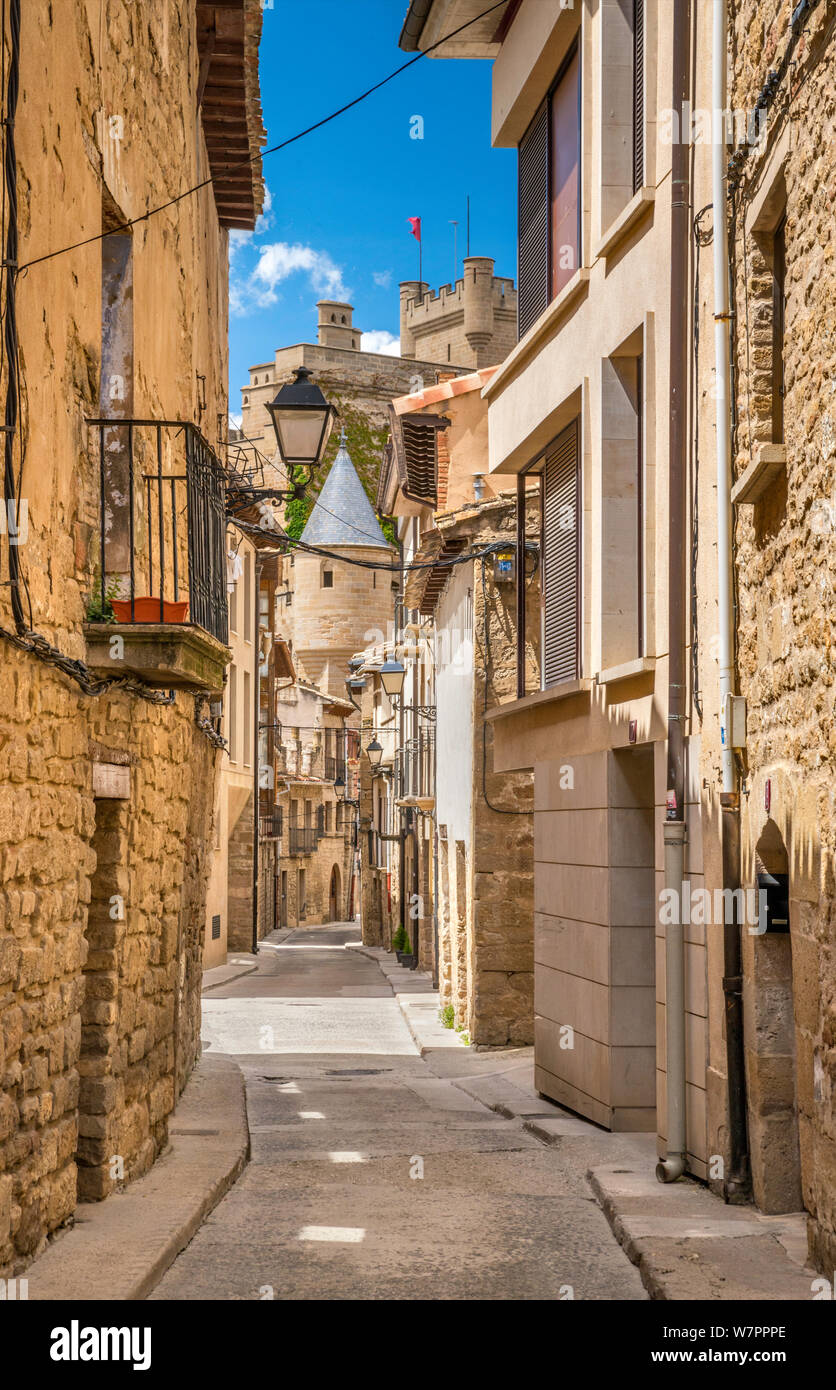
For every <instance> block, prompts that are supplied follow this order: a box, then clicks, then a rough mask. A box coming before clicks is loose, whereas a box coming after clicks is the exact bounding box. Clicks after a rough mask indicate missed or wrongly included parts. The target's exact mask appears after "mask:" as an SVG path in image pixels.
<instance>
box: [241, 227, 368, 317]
mask: <svg viewBox="0 0 836 1390" xmlns="http://www.w3.org/2000/svg"><path fill="white" fill-rule="evenodd" d="M298 271H302V272H303V273H304V274H306V275H307V276H308V279H309V280H310V282H311V287H312V288H313V290H314V291H315V292H316V293H317V294H319V295H329V296H330V297H331V298H334V299H345V298H346V296H347V295H348V294H349V290H348V288H347V286H346V284H345V281H344V280H343V273H342V270H341V269H340V267H339V266H338V265H335V263H334V262H333V261H332V260H331V257H330V256H329V255H328V252H327V251H315V250H314V249H313V247H312V246H301V245H300V244H299V243H298V242H297V243H296V244H294V245H293V246H291V245H289V243H288V242H286V241H274V242H273V243H272V244H271V245H269V246H262V247H261V250H260V252H259V257H258V264H257V265H256V268H255V270H254V271H253V273H252V279H253V280H254V281H256V282H257V283H258V284H259V285H262V286H263V287H264V288H263V292H264V294H265V295H267V296H269V299H268V303H272V302H273V300H274V299H275V297H276V286H277V285H280V284H281V282H282V281H283V280H286V279H287V277H288V276H289V275H293V274H295V273H296V272H298Z"/></svg>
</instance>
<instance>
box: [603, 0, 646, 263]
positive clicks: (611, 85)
mask: <svg viewBox="0 0 836 1390" xmlns="http://www.w3.org/2000/svg"><path fill="white" fill-rule="evenodd" d="M644 10H645V0H601V8H600V16H601V21H600V22H601V49H602V56H601V103H600V121H601V136H600V139H601V161H600V163H601V213H600V228H601V234H602V235H603V234H604V233H605V232H606V230H607V228H608V227H609V226H611V224H612V223H613V222H614V221H615V219H616V218H617V217H618V216H619V214H620V213H622V212H623V210H624V208H625V207H626V206H627V204H628V203H629V201H630V199H631V198H632V197H633V195H634V194H635V193H638V191H639V189H640V188H642V186H643V185H644V183H645V147H644V146H645V140H644V121H645V100H644V86H645V72H644V67H645V60H644V50H645V13H644Z"/></svg>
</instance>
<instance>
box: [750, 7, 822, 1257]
mask: <svg viewBox="0 0 836 1390" xmlns="http://www.w3.org/2000/svg"><path fill="white" fill-rule="evenodd" d="M793 9H794V6H793V4H792V3H791V0H773V3H771V4H769V5H768V6H764V5H762V4H759V3H756V2H755V0H744V3H742V4H741V5H739V6H737V7H736V15H735V16H734V18H733V24H732V31H731V35H730V41H731V57H732V75H733V80H732V88H731V93H730V104H731V106H732V107H735V108H742V109H745V110H751V109H752V107H753V106H754V104H755V100H756V97H757V94H758V92H759V91H760V89H761V87H762V85H763V82H764V79H765V78H766V75H767V72H768V70H769V69H770V68H777V67H778V66H779V64H780V61H781V59H782V58H783V55H784V53H785V50H786V48H787V45H788V43H789V42H790V19H791V15H792V12H793ZM835 12H836V7H834V5H833V3H832V2H831V3H822V4H820V5H819V6H818V7H817V8H816V9H815V10H813V11H812V13H811V14H810V15H809V16H808V18H807V19H806V21H805V24H804V34H803V37H802V39H801V41H800V43H799V44H798V46H797V47H796V49H795V52H794V54H793V55H792V64H791V66H790V68H789V75H788V76H787V77H786V78H785V79H784V81H783V83H782V84H781V87H780V89H779V92H778V95H777V97H776V100H775V101H774V103H773V105H772V108H771V110H770V114H769V118H768V123H767V133H766V138H765V141H764V144H763V147H762V148H760V149H758V150H755V151H754V152H752V153H750V155H749V156H748V159H747V160H746V161H745V163H744V165H743V170H742V178H741V182H740V186H739V188H738V190H737V192H736V195H735V198H734V202H733V206H732V214H733V220H732V245H733V249H734V284H735V301H736V302H735V305H734V308H735V311H736V315H737V317H736V323H737V333H736V344H735V346H736V355H735V368H736V373H737V376H736V400H737V428H736V431H735V436H734V466H735V472H736V474H737V475H740V474H741V473H742V472H743V471H744V469H745V468H747V467H748V466H749V465H750V464H751V463H752V462H753V461H754V460H756V459H757V456H758V451H759V449H760V448H761V446H762V445H764V444H767V445H768V444H771V443H773V442H774V441H773V433H772V405H773V393H772V366H773V361H772V341H773V339H772V313H773V256H772V232H773V230H774V224H775V222H776V221H777V219H778V217H779V216H780V214H781V212H782V211H783V210H784V209H785V211H786V331H785V335H784V340H783V355H784V370H785V393H784V435H785V450H786V468H785V471H783V470H780V471H779V472H778V475H777V477H775V479H774V480H773V482H772V483H771V485H770V486H769V487H768V488H767V490H766V491H765V493H764V494H763V496H762V497H761V498H760V499H759V500H758V501H756V502H755V503H754V504H753V505H743V506H740V507H739V508H738V509H737V522H736V536H735V539H736V563H737V579H738V585H739V605H740V625H739V679H740V688H741V690H742V692H743V693H744V694H745V695H746V697H747V700H748V711H749V734H748V753H749V761H750V768H751V776H750V781H749V786H748V788H747V790H748V791H749V795H748V797H747V798H746V799H745V803H744V810H743V839H744V849H743V853H744V882H745V884H746V885H753V884H754V875H755V873H756V872H757V871H758V869H760V868H763V867H765V868H770V866H771V868H772V871H773V872H774V871H776V868H777V871H780V870H781V868H783V869H784V871H786V872H788V874H789V885H790V929H791V930H790V937H789V939H788V940H786V939H785V940H784V941H781V940H780V939H779V938H777V937H772V936H766V937H758V936H755V937H752V936H750V935H749V934H746V933H744V975H745V979H746V993H745V996H744V998H745V1005H746V1053H747V1083H748V1088H749V1103H750V1144H751V1150H752V1160H753V1178H754V1189H755V1199H756V1201H758V1202H759V1204H760V1205H762V1206H764V1207H765V1208H766V1209H767V1210H785V1209H787V1207H788V1206H793V1205H794V1206H798V1204H799V1198H800V1197H801V1196H803V1202H804V1205H805V1207H806V1208H807V1210H808V1211H809V1213H810V1221H809V1239H810V1250H811V1254H812V1256H813V1258H814V1259H815V1260H816V1261H817V1262H818V1264H819V1265H820V1267H821V1268H822V1269H823V1270H824V1272H825V1273H827V1274H828V1275H832V1272H833V1268H834V1264H836V954H834V948H833V920H834V871H833V864H834V851H836V807H835V805H834V795H833V786H834V773H835V772H836V769H834V755H836V732H834V729H836V725H834V713H833V672H832V662H831V659H830V653H831V652H832V651H833V649H834V644H836V603H834V582H835V581H836V558H834V557H836V548H834V510H833V467H834V454H835V453H836V341H834V335H833V303H834V298H835V297H836V272H834V266H833V257H832V239H833V202H832V190H833V183H834V178H836V153H834V151H836V143H834V133H835V132H834V126H835V125H836V95H835V93H836V88H835V87H834V66H835V65H836V37H834V26H833V20H834V13H835ZM790 92H791V93H792V105H791V112H790V110H788V109H787V100H788V98H789V96H790Z"/></svg>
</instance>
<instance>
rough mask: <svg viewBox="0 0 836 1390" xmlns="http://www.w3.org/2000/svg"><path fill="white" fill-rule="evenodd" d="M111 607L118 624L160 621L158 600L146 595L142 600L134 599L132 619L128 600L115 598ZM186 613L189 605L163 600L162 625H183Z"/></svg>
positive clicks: (182, 601) (183, 602)
mask: <svg viewBox="0 0 836 1390" xmlns="http://www.w3.org/2000/svg"><path fill="white" fill-rule="evenodd" d="M112 607H113V612H114V615H115V617H116V621H117V622H119V623H130V622H134V623H158V622H159V621H160V600H159V599H158V598H153V597H148V596H147V595H143V596H142V598H135V599H134V615H133V618H132V617H131V601H130V599H129V598H127V599H125V598H115V599H114V600H113V604H112ZM188 611H189V605H188V602H186V601H185V600H180V601H178V602H177V603H174V602H173V601H171V600H169V599H165V600H164V602H163V619H162V620H163V622H164V623H184V622H185V621H186V614H187V613H188Z"/></svg>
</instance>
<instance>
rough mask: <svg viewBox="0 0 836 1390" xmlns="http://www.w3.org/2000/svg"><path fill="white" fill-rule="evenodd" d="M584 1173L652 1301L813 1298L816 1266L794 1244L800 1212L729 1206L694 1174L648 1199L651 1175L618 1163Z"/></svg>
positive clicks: (784, 1300) (749, 1300)
mask: <svg viewBox="0 0 836 1390" xmlns="http://www.w3.org/2000/svg"><path fill="white" fill-rule="evenodd" d="M624 1178H626V1179H627V1182H626V1184H625V1183H624V1181H623V1179H624ZM586 1179H587V1182H588V1183H589V1186H590V1188H591V1189H592V1192H593V1194H594V1197H595V1199H596V1201H597V1202H598V1204H599V1206H600V1207H601V1210H602V1211H603V1213H604V1216H605V1217H606V1219H607V1222H608V1224H609V1226H610V1229H611V1231H612V1233H613V1235H614V1236H615V1239H616V1240H617V1241H618V1243H619V1245H620V1246H621V1248H622V1250H623V1251H624V1253H625V1254H626V1256H627V1258H628V1259H629V1260H630V1262H631V1263H632V1264H634V1265H635V1266H636V1268H637V1269H638V1271H639V1275H640V1277H641V1281H642V1283H643V1285H644V1287H645V1288H646V1289H647V1292H648V1294H649V1295H650V1298H651V1299H652V1300H653V1301H656V1302H683V1301H706V1300H707V1301H711V1302H715V1301H716V1302H723V1301H738V1300H744V1301H747V1302H763V1301H769V1302H786V1301H793V1302H806V1301H809V1300H810V1298H811V1297H812V1282H811V1281H812V1280H814V1279H815V1270H813V1269H812V1268H811V1267H810V1266H809V1265H808V1264H807V1263H806V1261H805V1259H804V1255H803V1252H799V1251H798V1249H797V1248H795V1247H797V1245H798V1231H797V1226H798V1220H799V1218H800V1215H801V1214H800V1213H789V1214H787V1215H786V1216H783V1217H782V1216H765V1215H763V1214H762V1213H760V1212H757V1211H756V1210H755V1209H754V1208H751V1207H740V1206H732V1207H729V1206H727V1205H726V1204H725V1203H724V1202H723V1201H722V1200H721V1199H720V1198H718V1197H716V1196H714V1194H713V1193H710V1192H709V1191H708V1190H707V1189H706V1188H704V1187H703V1186H702V1185H701V1184H699V1183H697V1182H696V1181H693V1180H691V1181H688V1180H685V1181H683V1182H682V1183H681V1184H679V1183H678V1184H671V1185H670V1186H669V1187H668V1188H666V1189H662V1193H663V1194H664V1195H659V1196H658V1197H657V1196H656V1195H655V1194H654V1195H653V1197H650V1196H649V1194H648V1189H649V1186H650V1181H651V1180H650V1179H644V1177H643V1176H640V1177H639V1178H638V1181H636V1180H635V1179H634V1178H633V1175H632V1174H631V1173H630V1169H629V1167H624V1166H621V1167H619V1168H599V1169H595V1168H591V1169H590V1170H589V1171H588V1172H587V1174H586ZM653 1181H655V1178H654V1179H653ZM803 1243H804V1245H805V1246H806V1241H805V1242H803ZM794 1248H795V1253H794Z"/></svg>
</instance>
